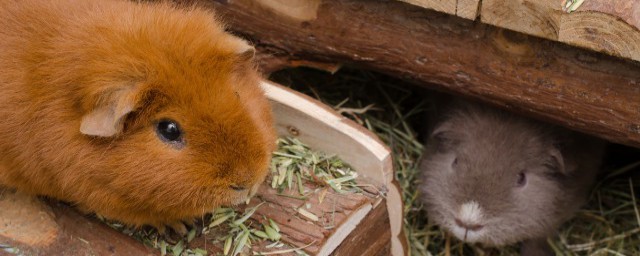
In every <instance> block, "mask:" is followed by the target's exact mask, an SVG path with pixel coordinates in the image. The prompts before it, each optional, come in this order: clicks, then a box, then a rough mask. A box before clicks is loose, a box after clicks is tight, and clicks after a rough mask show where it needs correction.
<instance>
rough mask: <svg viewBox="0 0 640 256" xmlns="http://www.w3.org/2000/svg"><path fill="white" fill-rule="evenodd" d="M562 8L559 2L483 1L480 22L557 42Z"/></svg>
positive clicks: (544, 0)
mask: <svg viewBox="0 0 640 256" xmlns="http://www.w3.org/2000/svg"><path fill="white" fill-rule="evenodd" d="M561 8H562V7H561V6H560V2H559V1H558V0H517V1H513V0H511V1H508V0H482V10H481V12H480V20H481V21H482V22H484V23H487V24H491V25H494V26H498V27H502V28H507V29H511V30H515V31H518V32H523V33H526V34H529V35H534V36H539V37H543V38H547V39H551V40H557V39H558V31H559V28H558V24H559V23H560V16H561V15H562V10H561Z"/></svg>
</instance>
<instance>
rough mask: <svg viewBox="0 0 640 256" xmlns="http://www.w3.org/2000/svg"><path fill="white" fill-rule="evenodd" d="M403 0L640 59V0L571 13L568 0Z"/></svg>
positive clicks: (590, 0) (590, 4)
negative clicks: (566, 5)
mask: <svg viewBox="0 0 640 256" xmlns="http://www.w3.org/2000/svg"><path fill="white" fill-rule="evenodd" d="M399 1H403V2H407V3H411V4H414V5H417V6H420V7H423V8H428V9H431V10H435V11H439V12H443V13H447V14H453V15H456V16H459V17H463V18H466V19H472V20H473V19H476V18H477V17H478V16H479V17H480V20H481V22H483V23H486V24H491V25H494V26H498V27H501V28H507V29H511V30H514V31H518V32H522V33H526V34H529V35H535V36H539V37H543V38H547V39H551V40H554V41H560V42H564V43H568V44H570V45H574V46H580V47H584V48H587V49H591V50H595V51H598V52H604V53H607V54H610V55H613V56H617V57H623V58H628V59H633V60H636V61H640V1H634V0H623V1H610V0H587V1H584V2H583V4H582V5H580V6H579V7H578V8H577V9H576V10H575V11H574V12H571V13H568V11H565V10H564V8H563V7H564V6H563V5H564V4H565V2H566V0H565V1H559V0H518V1H513V0H442V1H429V0H399ZM451 6H455V9H452V7H451ZM480 6H481V10H478V9H479V8H478V7H480Z"/></svg>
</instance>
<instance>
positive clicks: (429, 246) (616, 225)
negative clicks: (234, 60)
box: [271, 68, 640, 256]
mask: <svg viewBox="0 0 640 256" xmlns="http://www.w3.org/2000/svg"><path fill="white" fill-rule="evenodd" d="M271 79H272V80H274V81H276V82H279V83H281V84H284V85H288V86H290V87H292V88H294V89H296V90H298V91H302V92H304V93H306V94H308V95H310V96H312V97H315V98H317V99H319V100H320V101H322V102H324V103H325V104H328V105H330V106H334V108H335V110H336V111H338V112H340V113H341V114H343V115H344V116H346V117H349V118H351V119H353V120H354V121H356V122H358V123H359V124H361V125H363V126H365V127H366V128H368V129H369V130H371V131H373V132H375V133H376V134H377V135H378V136H379V137H380V138H381V139H382V140H383V141H384V142H385V143H386V144H387V145H389V146H390V148H391V149H392V151H393V155H394V168H395V176H396V178H397V180H398V181H399V183H400V185H401V187H402V191H403V199H404V203H405V210H404V216H405V219H404V223H405V232H406V235H407V238H408V240H409V243H410V247H411V248H410V249H411V254H412V255H425V256H426V255H474V254H475V255H517V254H518V250H517V247H515V246H511V247H505V248H500V249H483V248H479V247H476V246H471V245H468V244H464V243H461V242H460V241H458V240H457V239H454V238H450V237H448V236H447V235H446V234H445V233H444V232H443V231H441V230H440V229H439V228H438V227H436V226H434V225H433V224H431V223H429V222H428V220H427V219H426V218H425V215H426V213H425V212H424V211H422V206H421V203H420V202H419V201H418V200H417V198H418V197H419V195H418V190H417V189H416V188H417V184H416V176H417V174H418V166H417V163H418V159H419V158H420V155H421V153H422V145H421V143H420V141H421V140H420V138H419V137H418V133H417V132H416V130H418V129H420V126H421V125H424V124H421V121H420V116H421V115H422V113H423V112H424V110H425V109H427V108H428V107H429V106H430V105H429V104H430V103H429V102H426V101H425V100H424V98H425V97H423V96H420V95H417V94H416V93H415V91H411V90H409V87H408V86H406V83H405V82H403V81H400V80H397V79H394V78H391V77H388V76H385V75H380V74H375V73H372V72H366V71H358V70H349V69H347V70H342V71H340V72H338V74H337V75H331V74H328V73H324V72H321V71H315V70H310V69H304V68H300V69H294V70H287V71H281V72H278V73H275V74H273V75H272V77H271ZM414 127H417V128H414ZM636 159H637V155H636ZM638 165H640V162H639V163H635V164H631V165H626V166H625V167H622V168H620V169H618V170H616V171H612V172H610V173H611V175H609V177H607V178H605V179H603V180H602V181H601V182H600V183H599V184H598V186H597V188H598V189H597V190H595V192H594V193H593V195H592V196H591V199H590V201H589V203H588V205H587V206H586V207H585V208H584V210H581V211H580V212H579V213H578V214H577V216H576V218H574V219H573V220H572V221H570V222H568V223H566V224H565V225H563V226H562V228H561V230H560V231H559V233H558V234H559V235H558V237H557V238H555V239H551V241H550V244H551V245H552V247H553V248H554V250H555V251H556V253H557V254H558V255H640V214H639V213H638V212H639V211H638V204H637V201H638V198H637V196H636V195H637V194H636V193H638V191H640V176H636V177H631V176H629V172H630V171H632V170H636V169H638V168H637V167H638Z"/></svg>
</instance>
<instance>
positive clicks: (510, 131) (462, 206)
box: [420, 102, 604, 255]
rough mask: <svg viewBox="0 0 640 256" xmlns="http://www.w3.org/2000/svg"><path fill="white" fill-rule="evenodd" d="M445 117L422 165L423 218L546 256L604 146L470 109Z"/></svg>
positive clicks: (475, 238)
mask: <svg viewBox="0 0 640 256" xmlns="http://www.w3.org/2000/svg"><path fill="white" fill-rule="evenodd" d="M445 112H446V113H445V114H444V115H443V116H442V117H441V118H440V119H441V120H440V122H439V123H438V124H437V125H436V126H435V128H434V129H433V132H432V133H431V135H430V137H429V139H428V142H427V144H426V149H425V153H424V155H423V158H422V162H421V172H422V173H421V175H422V177H421V182H422V184H421V185H420V191H421V193H422V194H423V197H422V199H423V202H424V205H425V208H426V211H427V215H428V217H429V218H430V219H431V220H432V221H434V222H435V223H436V224H438V225H439V226H440V227H441V228H443V229H445V230H447V231H448V232H449V233H451V234H453V235H454V236H455V237H457V238H458V239H460V240H463V241H467V242H470V243H480V244H483V245H486V246H503V245H508V244H512V243H516V242H524V243H523V244H522V246H521V253H522V254H523V255H543V254H549V253H550V251H549V249H550V248H545V247H548V245H547V244H546V238H547V237H548V236H550V235H553V233H554V232H555V231H556V229H557V228H558V227H559V225H560V224H562V223H563V222H564V221H566V220H568V219H569V218H571V217H572V216H573V214H574V213H575V212H576V211H577V210H578V209H579V208H580V207H581V206H582V205H583V203H584V202H585V200H586V199H587V197H588V194H589V191H590V188H591V187H592V184H593V183H594V180H595V177H596V175H597V173H598V170H599V167H600V163H601V159H602V154H603V149H604V143H603V142H602V141H600V140H597V139H593V138H589V137H587V136H584V135H579V134H577V133H575V132H571V131H567V130H564V129H561V128H558V127H553V126H550V125H546V124H542V123H537V122H534V121H531V120H527V119H524V118H522V117H518V116H516V115H513V114H510V113H507V112H504V111H499V110H496V109H492V108H489V107H486V106H480V105H475V104H471V103H461V102H458V103H455V104H453V106H451V107H450V108H449V109H448V111H445Z"/></svg>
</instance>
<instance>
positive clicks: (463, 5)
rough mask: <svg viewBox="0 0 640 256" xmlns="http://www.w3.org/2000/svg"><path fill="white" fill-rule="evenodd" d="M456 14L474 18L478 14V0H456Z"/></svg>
mask: <svg viewBox="0 0 640 256" xmlns="http://www.w3.org/2000/svg"><path fill="white" fill-rule="evenodd" d="M457 2H458V3H457V4H456V15H457V16H458V17H462V18H465V19H470V20H475V19H476V18H478V16H480V0H457Z"/></svg>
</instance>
